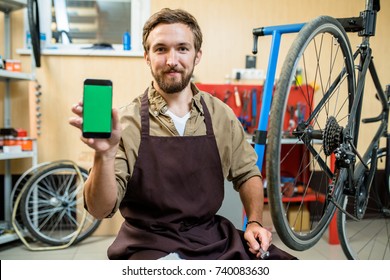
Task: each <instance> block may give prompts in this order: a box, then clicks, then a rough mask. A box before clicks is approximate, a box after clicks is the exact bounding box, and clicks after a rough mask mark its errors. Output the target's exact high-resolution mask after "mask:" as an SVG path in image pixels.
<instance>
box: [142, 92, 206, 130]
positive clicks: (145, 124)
mask: <svg viewBox="0 0 390 280" xmlns="http://www.w3.org/2000/svg"><path fill="white" fill-rule="evenodd" d="M200 102H201V104H202V107H203V112H204V121H205V124H206V134H207V135H214V130H213V125H212V123H211V116H210V112H209V110H208V108H207V106H206V103H205V101H204V100H203V98H202V97H201V98H200ZM141 127H142V135H149V104H148V89H146V90H145V93H144V95H143V96H142V100H141Z"/></svg>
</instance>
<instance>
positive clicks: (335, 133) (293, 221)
mask: <svg viewBox="0 0 390 280" xmlns="http://www.w3.org/2000/svg"><path fill="white" fill-rule="evenodd" d="M354 80H355V73H354V62H353V57H352V54H351V47H350V43H349V40H348V37H347V35H346V33H345V31H344V29H343V27H342V26H341V25H340V24H339V22H338V21H337V20H335V19H333V18H331V17H328V16H321V17H318V18H316V19H314V20H313V21H311V22H309V23H307V24H305V26H304V27H303V28H302V30H301V31H300V32H299V34H298V35H297V38H296V39H295V41H294V42H293V44H292V46H291V48H290V50H289V52H288V54H287V57H286V60H285V62H284V64H283V67H282V71H281V75H280V78H279V81H278V82H277V85H276V88H275V93H274V97H273V101H272V107H271V112H270V121H269V130H268V143H267V147H266V150H267V151H266V177H267V182H268V190H267V193H268V197H269V202H270V206H271V216H272V220H273V223H274V226H275V229H276V231H277V233H278V235H279V236H280V238H281V240H282V241H283V242H284V243H285V244H286V245H287V246H288V247H289V248H291V249H293V250H299V251H302V250H306V249H308V248H310V247H312V246H313V245H314V244H316V242H317V241H318V240H319V239H320V238H321V236H322V234H323V232H324V230H325V229H326V227H327V225H328V224H329V222H330V220H331V218H332V216H333V214H334V211H335V206H334V204H332V203H330V202H329V198H330V196H331V197H332V199H335V200H336V201H338V200H339V199H340V197H341V194H342V192H341V190H340V189H341V186H342V185H343V182H344V180H345V178H346V171H345V170H344V169H341V170H339V169H338V168H337V167H336V166H335V164H334V162H333V160H332V157H331V154H332V153H333V151H334V150H335V149H336V148H337V147H339V146H340V145H342V135H343V133H350V135H354V129H355V128H354V127H353V126H349V127H348V128H346V127H347V122H348V120H349V118H351V117H352V116H350V110H351V105H352V103H353V99H354V95H355V93H354V92H355V91H354V90H355V88H354V84H355V81H354ZM347 130H348V131H347Z"/></svg>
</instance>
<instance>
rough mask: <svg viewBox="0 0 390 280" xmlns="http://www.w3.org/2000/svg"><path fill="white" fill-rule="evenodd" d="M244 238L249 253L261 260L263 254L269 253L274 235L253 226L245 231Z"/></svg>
mask: <svg viewBox="0 0 390 280" xmlns="http://www.w3.org/2000/svg"><path fill="white" fill-rule="evenodd" d="M244 237H245V239H246V241H247V245H248V247H249V251H250V252H251V253H252V254H254V255H256V258H261V255H262V252H261V250H260V247H261V249H262V251H263V252H265V251H268V247H269V246H270V244H271V242H272V233H271V232H270V231H268V230H267V229H265V228H262V227H260V226H255V225H254V226H251V228H247V230H246V231H245V234H244Z"/></svg>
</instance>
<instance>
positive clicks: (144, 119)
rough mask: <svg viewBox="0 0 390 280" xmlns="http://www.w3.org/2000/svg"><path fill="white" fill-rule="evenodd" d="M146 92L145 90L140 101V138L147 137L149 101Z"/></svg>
mask: <svg viewBox="0 0 390 280" xmlns="http://www.w3.org/2000/svg"><path fill="white" fill-rule="evenodd" d="M148 91H149V89H146V90H145V93H144V95H143V96H142V100H141V128H142V136H147V135H149V104H148V103H149V100H148Z"/></svg>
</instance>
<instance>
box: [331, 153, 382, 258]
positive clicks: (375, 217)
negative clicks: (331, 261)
mask: <svg viewBox="0 0 390 280" xmlns="http://www.w3.org/2000/svg"><path fill="white" fill-rule="evenodd" d="M385 156H386V151H385V150H384V149H383V150H380V151H379V152H378V156H377V159H378V160H385V158H386V157H385ZM368 164H370V162H368ZM377 174H378V173H377ZM384 180H387V181H388V182H389V180H390V177H385V178H384ZM381 181H382V182H383V178H379V177H374V181H373V184H372V187H371V191H370V195H369V197H368V207H367V210H366V211H365V214H364V217H363V218H362V219H361V220H358V221H356V220H353V219H352V218H350V217H348V216H347V215H346V214H345V213H343V212H341V211H339V212H338V215H337V228H338V233H339V239H340V245H341V247H342V248H343V251H344V253H345V255H346V256H347V258H348V259H354V260H358V259H360V260H390V194H389V190H388V189H387V190H386V184H382V183H381ZM383 185H385V189H382V187H383ZM342 205H343V209H344V211H346V212H348V213H350V214H353V213H354V198H353V197H350V196H345V197H344V199H343V204H342Z"/></svg>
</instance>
